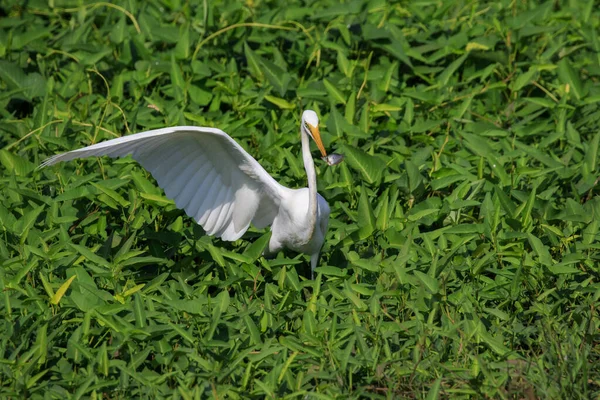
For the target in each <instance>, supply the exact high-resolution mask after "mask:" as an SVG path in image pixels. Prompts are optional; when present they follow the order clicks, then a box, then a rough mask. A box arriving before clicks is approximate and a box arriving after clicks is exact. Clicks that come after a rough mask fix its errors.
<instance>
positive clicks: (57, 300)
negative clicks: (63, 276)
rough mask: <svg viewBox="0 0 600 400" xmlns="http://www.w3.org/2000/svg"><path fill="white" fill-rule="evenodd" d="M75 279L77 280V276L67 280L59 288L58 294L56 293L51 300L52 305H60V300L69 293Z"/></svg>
mask: <svg viewBox="0 0 600 400" xmlns="http://www.w3.org/2000/svg"><path fill="white" fill-rule="evenodd" d="M75 278H76V276H75V275H73V276H72V277H70V278H69V279H68V280H66V281H65V282H64V283H63V284H62V285H60V287H59V288H58V290H57V291H56V293H54V296H52V298H51V299H50V303H52V304H54V305H58V303H60V300H61V299H62V298H63V296H64V295H65V293H67V290H68V289H69V286H71V283H72V282H73V280H74V279H75Z"/></svg>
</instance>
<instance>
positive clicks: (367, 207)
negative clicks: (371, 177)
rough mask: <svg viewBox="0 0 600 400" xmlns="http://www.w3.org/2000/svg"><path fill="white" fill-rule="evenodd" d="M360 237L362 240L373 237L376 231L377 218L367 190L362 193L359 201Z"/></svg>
mask: <svg viewBox="0 0 600 400" xmlns="http://www.w3.org/2000/svg"><path fill="white" fill-rule="evenodd" d="M358 227H359V230H358V236H359V238H360V239H361V240H363V239H366V238H368V237H369V236H371V234H372V233H373V231H374V230H375V216H374V215H373V208H372V207H371V202H370V200H369V197H368V196H367V192H366V190H365V189H363V190H361V191H360V197H359V199H358Z"/></svg>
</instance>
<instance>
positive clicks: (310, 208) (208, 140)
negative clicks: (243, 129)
mask: <svg viewBox="0 0 600 400" xmlns="http://www.w3.org/2000/svg"><path fill="white" fill-rule="evenodd" d="M300 136H301V138H302V159H303V160H304V169H305V170H306V175H307V178H308V188H301V189H290V188H287V187H285V186H282V185H280V184H279V183H278V182H277V181H275V179H273V177H271V175H269V174H268V173H267V171H265V169H264V168H263V167H262V166H261V165H260V164H259V163H258V162H257V161H256V160H255V159H254V158H253V157H252V156H251V155H250V154H248V153H247V152H246V151H245V150H244V149H243V148H242V147H241V146H240V145H239V144H238V143H236V142H235V140H233V139H232V138H231V137H230V136H229V135H227V134H226V133H225V132H223V131H222V130H220V129H217V128H207V127H195V126H176V127H171V128H163V129H156V130H151V131H147V132H141V133H137V134H134V135H129V136H124V137H120V138H117V139H112V140H108V141H106V142H101V143H97V144H94V145H91V146H88V147H84V148H82V149H78V150H73V151H69V152H67V153H63V154H58V155H55V156H53V157H50V158H49V159H47V160H46V161H44V162H43V163H42V165H41V166H40V167H45V166H49V165H53V164H56V163H58V162H61V161H69V160H74V159H77V158H83V157H89V156H109V157H125V156H127V155H131V156H132V157H133V159H135V160H136V161H138V162H139V163H140V164H141V165H142V166H143V167H144V168H145V169H147V170H148V171H150V173H151V174H152V176H154V178H155V179H156V181H157V182H158V184H159V186H160V187H162V188H163V189H164V191H165V194H166V195H167V197H169V198H172V199H173V200H174V201H175V205H176V206H177V207H178V208H181V209H183V210H185V213H186V214H187V215H189V216H190V217H192V218H193V219H194V220H195V221H196V222H197V223H198V224H200V225H201V226H202V227H203V228H204V230H205V231H206V233H207V234H208V235H215V236H218V237H220V238H221V239H223V240H228V241H232V240H237V239H239V238H240V237H241V236H242V235H243V234H244V233H245V232H246V230H247V229H248V226H249V225H250V223H252V224H253V225H254V226H256V227H257V228H263V227H266V226H269V225H270V226H271V232H272V233H271V239H270V241H269V246H268V251H267V253H268V254H273V253H276V252H278V251H279V250H281V249H282V248H284V247H285V248H288V249H291V250H294V251H296V252H300V253H306V254H309V255H310V265H311V276H314V270H315V268H316V267H317V264H318V260H319V252H320V250H321V247H322V245H323V241H324V238H325V233H326V232H327V223H328V218H329V205H328V204H327V201H325V199H324V198H323V197H322V196H321V195H320V194H318V193H317V177H316V173H315V165H314V163H313V159H312V156H311V154H310V140H309V138H312V139H313V140H314V141H315V143H316V144H317V147H318V148H319V150H320V151H321V154H322V156H323V159H324V160H325V161H327V163H328V164H329V165H333V164H337V163H338V162H340V161H341V157H333V158H332V157H329V156H327V152H326V151H325V147H324V146H323V143H322V141H321V134H320V132H319V118H318V117H317V114H316V113H315V112H314V111H312V110H306V111H304V113H303V114H302V123H301V126H300Z"/></svg>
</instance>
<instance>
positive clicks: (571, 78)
mask: <svg viewBox="0 0 600 400" xmlns="http://www.w3.org/2000/svg"><path fill="white" fill-rule="evenodd" d="M558 79H560V81H561V83H562V84H563V85H569V92H570V93H573V94H574V95H575V98H576V99H577V100H581V98H582V97H583V96H584V93H583V86H582V84H581V79H580V78H579V72H578V71H577V70H576V69H575V68H574V67H573V65H571V62H570V60H569V59H568V58H566V57H565V58H563V59H562V60H560V61H559V62H558Z"/></svg>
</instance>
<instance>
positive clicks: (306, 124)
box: [304, 122, 310, 133]
mask: <svg viewBox="0 0 600 400" xmlns="http://www.w3.org/2000/svg"><path fill="white" fill-rule="evenodd" d="M304 129H306V131H307V132H308V133H310V128H309V127H308V122H305V123H304Z"/></svg>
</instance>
